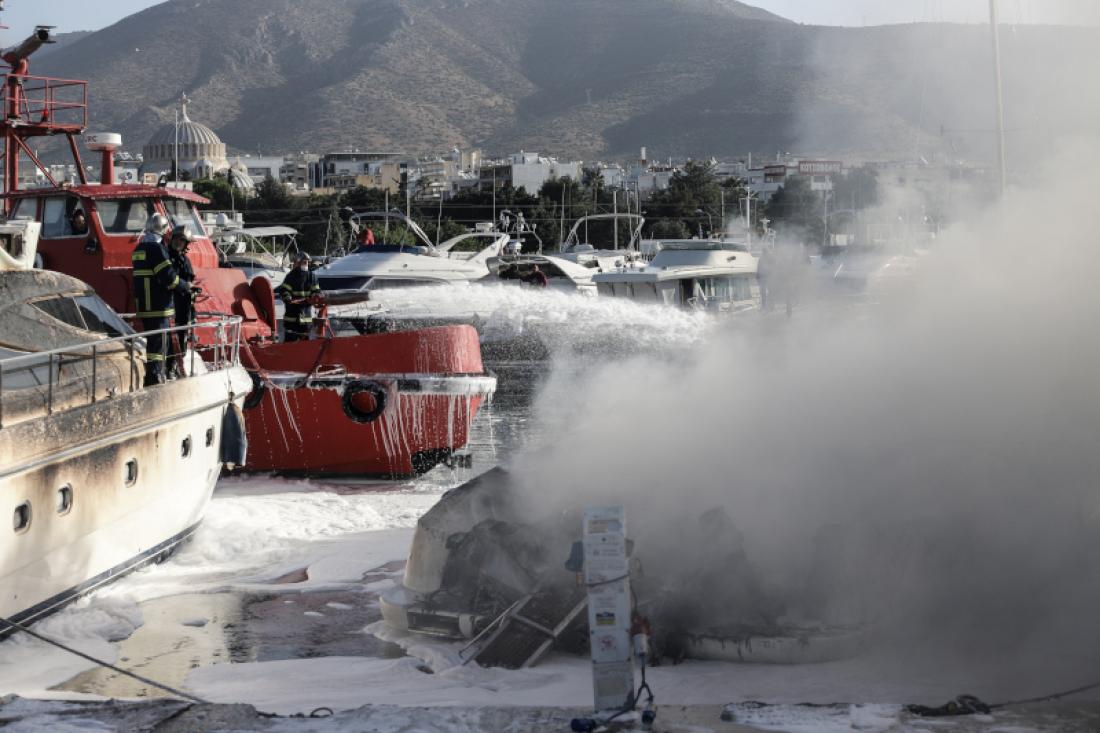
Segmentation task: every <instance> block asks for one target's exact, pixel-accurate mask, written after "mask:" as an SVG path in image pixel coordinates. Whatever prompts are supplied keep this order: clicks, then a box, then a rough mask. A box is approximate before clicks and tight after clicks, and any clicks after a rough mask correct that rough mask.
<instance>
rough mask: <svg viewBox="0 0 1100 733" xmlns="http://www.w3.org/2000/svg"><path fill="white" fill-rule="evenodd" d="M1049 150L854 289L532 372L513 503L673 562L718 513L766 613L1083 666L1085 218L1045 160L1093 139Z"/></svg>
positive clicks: (1074, 181)
mask: <svg viewBox="0 0 1100 733" xmlns="http://www.w3.org/2000/svg"><path fill="white" fill-rule="evenodd" d="M1070 149H1072V150H1073V153H1072V156H1068V157H1059V158H1055V159H1052V160H1051V161H1050V162H1049V163H1048V165H1047V166H1046V167H1045V169H1043V170H1041V172H1039V173H1038V174H1037V175H1036V176H1035V181H1036V186H1035V187H1033V188H1030V189H1026V190H1025V189H1019V190H1014V191H1011V192H1010V193H1009V194H1008V195H1007V196H1006V197H1005V198H1004V199H1003V200H1001V201H1000V202H998V203H997V204H996V205H994V206H992V207H991V208H989V209H988V210H986V211H984V212H982V213H980V214H979V215H976V216H974V217H973V218H972V219H971V220H970V221H968V222H966V223H961V224H957V225H954V226H953V227H951V228H949V229H947V230H946V231H944V232H943V233H942V235H941V236H940V237H939V238H938V239H937V240H936V241H935V243H934V245H933V248H932V249H931V251H928V252H927V253H926V254H923V256H919V257H910V258H899V259H895V260H893V261H892V262H891V264H890V267H887V268H885V269H884V270H881V271H880V274H881V275H882V276H881V277H879V278H877V279H876V280H874V281H873V282H872V284H871V286H870V288H869V291H868V294H867V296H866V298H865V299H864V300H863V301H861V302H859V303H857V304H853V303H852V302H851V301H850V300H843V299H836V300H829V299H820V300H818V301H816V302H815V303H813V304H806V305H804V306H803V307H800V308H798V309H796V310H795V313H794V315H793V317H792V318H790V319H788V318H786V317H785V316H783V315H780V314H777V315H761V316H754V317H749V318H739V319H734V320H731V321H730V322H729V323H728V324H726V325H725V326H724V327H723V328H721V329H719V330H717V331H716V332H714V333H713V334H712V336H711V338H710V339H709V341H708V342H707V343H706V344H704V345H702V346H700V347H698V348H694V349H691V350H690V351H689V352H686V353H681V354H680V358H678V359H676V360H675V362H674V363H673V362H670V361H668V360H663V359H655V358H652V357H639V358H637V359H633V360H630V361H626V362H620V363H616V364H611V365H605V366H603V367H601V368H598V369H595V370H594V371H591V372H590V373H589V374H588V375H587V379H586V380H585V381H584V383H583V384H582V383H579V382H577V381H575V380H573V381H565V380H558V381H555V380H551V381H550V382H549V384H548V386H547V388H546V391H545V392H544V393H543V395H542V396H541V399H540V401H539V403H538V405H537V406H536V411H537V414H539V415H540V416H541V417H542V419H543V420H544V421H545V422H546V423H547V424H550V425H554V426H556V427H555V428H553V429H552V430H548V431H547V434H548V435H552V436H553V440H552V441H550V442H549V445H548V446H547V447H546V448H545V450H543V451H542V452H540V453H538V454H534V455H526V456H523V457H520V458H518V459H516V464H515V466H514V467H515V469H516V473H517V474H518V475H519V476H520V477H521V478H522V479H523V482H524V484H525V486H526V488H528V489H529V495H530V496H531V497H532V499H531V500H532V501H533V502H535V505H536V508H537V510H538V511H551V510H556V509H560V508H562V507H566V506H572V507H576V506H588V505H599V504H604V503H620V502H621V503H624V504H625V505H626V506H627V508H628V516H629V522H630V525H631V529H632V534H633V535H634V537H635V540H636V541H637V543H638V547H639V551H640V552H641V553H643V554H645V553H646V552H647V551H648V553H649V556H650V557H653V556H657V557H658V558H660V557H667V558H672V559H674V562H673V561H670V564H671V565H672V566H673V567H672V568H669V569H671V570H674V571H677V572H686V571H688V570H690V569H685V568H682V567H681V568H679V569H678V570H677V569H676V568H675V562H680V561H681V560H682V558H684V557H689V556H692V555H691V552H688V553H677V552H676V548H677V547H678V546H679V547H682V546H684V545H690V544H692V543H699V542H701V540H700V539H699V537H700V535H699V534H698V532H697V531H694V532H693V529H692V528H693V527H695V528H697V527H699V517H700V515H702V514H703V513H704V512H706V511H707V510H709V509H711V508H713V507H722V508H723V509H725V511H726V512H727V514H728V516H729V517H730V518H731V520H732V525H733V526H732V528H731V529H730V533H731V534H732V533H736V534H737V535H738V536H737V542H741V541H743V547H744V551H745V553H746V555H747V557H748V559H749V561H750V562H751V564H752V566H753V569H754V572H755V576H756V580H758V581H759V582H760V583H761V584H762V587H763V589H764V590H765V591H766V592H767V593H768V596H769V598H770V599H780V600H781V601H782V603H784V604H785V607H786V608H787V609H788V610H789V611H792V612H793V611H799V610H801V611H803V612H805V613H808V614H815V615H816V616H817V617H818V618H826V619H832V620H844V621H857V620H858V621H859V622H861V623H866V624H869V625H871V626H873V627H874V628H875V629H876V633H877V635H878V638H879V639H880V641H881V642H882V643H883V644H885V645H895V646H899V645H900V646H899V648H900V647H905V648H906V649H907V650H908V652H907V653H913V648H914V647H919V648H920V649H921V650H922V652H923V653H928V654H946V653H948V652H949V651H950V653H952V654H958V653H967V654H976V655H979V656H981V655H989V654H993V653H996V654H998V655H1004V654H1019V655H1021V656H1020V657H1019V659H1021V660H1022V659H1024V658H1025V657H1026V658H1028V659H1031V660H1033V661H1034V660H1035V659H1040V660H1042V659H1044V658H1045V659H1046V661H1048V662H1049V661H1053V659H1052V655H1057V657H1056V658H1057V660H1058V664H1062V665H1066V666H1068V667H1072V668H1073V670H1074V671H1077V670H1080V671H1081V672H1082V673H1083V674H1087V673H1088V671H1090V670H1091V671H1092V672H1095V671H1096V670H1098V669H1100V627H1098V625H1097V624H1096V623H1095V618H1096V617H1097V613H1098V612H1100V584H1098V583H1097V580H1098V576H1100V562H1098V560H1100V553H1098V551H1100V491H1098V488H1097V480H1098V477H1100V386H1098V381H1097V375H1098V374H1100V340H1098V338H1097V336H1096V324H1097V323H1100V299H1098V298H1097V296H1096V274H1095V273H1096V272H1097V271H1098V267H1097V265H1098V264H1100V263H1098V260H1100V250H1098V248H1097V238H1096V232H1098V231H1100V212H1098V210H1097V207H1095V206H1094V205H1092V199H1093V194H1092V192H1091V189H1090V186H1088V185H1087V184H1086V183H1085V182H1084V181H1082V180H1079V179H1078V177H1067V176H1066V175H1065V171H1066V170H1082V171H1088V170H1095V169H1096V166H1098V165H1100V152H1098V150H1097V146H1095V145H1093V144H1092V143H1091V142H1085V141H1081V142H1079V143H1078V144H1075V145H1073V146H1070ZM1083 150H1088V151H1089V152H1088V153H1086V154H1085V155H1086V157H1085V158H1082V157H1081V156H1082V151H1083ZM1054 212H1065V213H1066V214H1067V215H1065V216H1051V215H1050V214H1053V213H1054ZM1040 213H1045V214H1047V215H1039V214H1040ZM891 272H893V273H894V274H893V275H891V274H890V273H891ZM704 541H710V540H704ZM706 550H707V548H706V547H701V548H695V549H693V550H692V552H696V555H694V557H696V558H698V557H700V556H702V557H705V555H706ZM699 552H701V553H702V555H700V554H699ZM658 562H660V561H659V560H658ZM729 582H730V583H731V584H734V586H735V587H734V590H735V591H736V590H741V589H744V588H746V587H747V586H745V585H741V586H737V585H736V584H737V583H739V582H742V581H741V580H739V579H738V578H736V577H732V576H731V577H730V579H729ZM750 590H751V589H750ZM699 591H700V599H702V598H703V597H704V595H706V594H713V592H714V591H715V589H714V588H700V589H699ZM746 592H750V591H746ZM1055 649H1056V650H1057V651H1054V650H1055ZM1067 650H1068V651H1067ZM1044 655H1045V656H1044ZM1021 669H1024V668H1023V667H1022V668H1021ZM1020 674H1022V675H1023V676H1024V677H1026V676H1027V672H1021V673H1020ZM1067 674H1068V672H1067ZM1093 676H1095V674H1094V675H1093ZM1035 682H1036V684H1039V683H1045V682H1047V680H1046V679H1043V680H1035Z"/></svg>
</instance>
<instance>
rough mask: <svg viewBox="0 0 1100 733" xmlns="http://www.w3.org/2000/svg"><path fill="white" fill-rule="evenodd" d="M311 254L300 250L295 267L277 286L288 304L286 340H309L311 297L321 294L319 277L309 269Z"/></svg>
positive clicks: (278, 291) (311, 311) (284, 324)
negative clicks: (318, 282)
mask: <svg viewBox="0 0 1100 733" xmlns="http://www.w3.org/2000/svg"><path fill="white" fill-rule="evenodd" d="M309 261H310V260H309V254H307V253H305V252H299V253H298V256H297V257H295V258H294V269H293V270H291V271H290V272H288V273H287V275H286V277H285V278H283V284H282V285H280V286H279V287H278V288H276V292H277V293H278V294H279V297H281V298H282V299H283V303H285V304H286V312H285V313H284V314H283V331H284V337H283V340H284V341H288V342H289V341H307V340H309V329H310V328H311V327H312V325H313V307H312V306H311V305H310V299H311V298H312V297H313V296H315V295H320V294H321V286H320V285H318V284H317V277H316V276H315V275H314V274H313V273H312V272H311V271H310V269H309Z"/></svg>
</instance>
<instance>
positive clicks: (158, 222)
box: [145, 214, 169, 236]
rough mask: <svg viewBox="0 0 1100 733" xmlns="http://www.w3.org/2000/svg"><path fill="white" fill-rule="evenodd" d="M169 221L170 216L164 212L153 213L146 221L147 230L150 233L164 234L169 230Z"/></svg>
mask: <svg viewBox="0 0 1100 733" xmlns="http://www.w3.org/2000/svg"><path fill="white" fill-rule="evenodd" d="M168 227H169V221H168V217H167V216H165V215H164V214H153V215H152V216H150V217H149V219H148V220H146V222H145V231H147V232H149V233H150V234H159V235H161V236H164V233H165V232H166V231H168Z"/></svg>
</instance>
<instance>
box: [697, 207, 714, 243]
mask: <svg viewBox="0 0 1100 733" xmlns="http://www.w3.org/2000/svg"><path fill="white" fill-rule="evenodd" d="M695 216H697V217H700V216H706V217H707V230H708V231H709V232H713V231H714V219H712V218H711V216H710V213H709V212H706V211H703V210H702V209H696V210H695ZM699 239H704V237H703V220H702V219H699Z"/></svg>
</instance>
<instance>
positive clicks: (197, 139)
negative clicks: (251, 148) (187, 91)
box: [141, 95, 230, 178]
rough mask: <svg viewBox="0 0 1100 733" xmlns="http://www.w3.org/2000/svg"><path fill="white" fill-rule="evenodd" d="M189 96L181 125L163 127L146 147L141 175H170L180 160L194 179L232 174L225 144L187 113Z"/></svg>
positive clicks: (183, 99)
mask: <svg viewBox="0 0 1100 733" xmlns="http://www.w3.org/2000/svg"><path fill="white" fill-rule="evenodd" d="M188 101H189V100H188V99H187V95H183V97H181V99H180V109H179V122H178V123H176V122H173V123H170V124H167V125H165V126H163V127H161V128H160V129H159V130H157V131H156V133H154V134H153V137H152V138H150V139H149V142H148V143H146V145H145V147H143V148H142V151H141V152H142V159H143V163H142V166H141V172H142V173H143V174H144V173H153V174H156V175H159V174H161V173H165V172H170V171H171V170H172V168H173V163H174V162H175V161H176V160H178V161H179V170H180V171H181V172H183V171H186V172H187V173H188V174H190V175H191V177H192V178H212V177H213V176H214V174H216V173H226V172H228V171H229V167H230V166H229V158H228V156H227V153H226V149H225V143H223V142H222V140H221V138H220V137H218V136H217V134H216V133H215V132H214V131H213V130H211V129H210V128H209V127H207V126H206V125H204V124H202V123H200V122H195V121H193V120H192V119H191V118H190V117H189V116H188V114H187V103H188Z"/></svg>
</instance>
